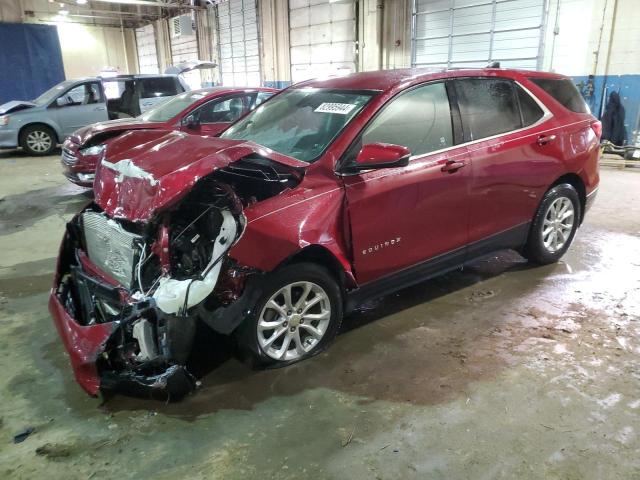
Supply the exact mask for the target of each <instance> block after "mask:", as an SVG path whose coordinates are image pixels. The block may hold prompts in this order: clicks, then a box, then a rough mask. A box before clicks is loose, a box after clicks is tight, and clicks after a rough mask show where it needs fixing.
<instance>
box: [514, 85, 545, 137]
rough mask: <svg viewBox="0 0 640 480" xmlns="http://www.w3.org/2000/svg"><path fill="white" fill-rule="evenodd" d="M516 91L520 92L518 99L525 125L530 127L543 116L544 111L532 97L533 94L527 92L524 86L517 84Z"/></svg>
mask: <svg viewBox="0 0 640 480" xmlns="http://www.w3.org/2000/svg"><path fill="white" fill-rule="evenodd" d="M516 91H517V92H518V101H519V102H520V111H521V112H522V120H523V121H524V126H525V127H528V126H529V125H533V124H534V123H536V122H537V121H538V120H540V119H541V118H542V116H543V115H544V112H543V111H542V109H541V108H540V106H539V105H538V104H537V103H536V101H535V100H534V99H533V98H531V95H529V94H528V93H527V92H525V91H524V89H523V88H522V87H520V86H519V85H516Z"/></svg>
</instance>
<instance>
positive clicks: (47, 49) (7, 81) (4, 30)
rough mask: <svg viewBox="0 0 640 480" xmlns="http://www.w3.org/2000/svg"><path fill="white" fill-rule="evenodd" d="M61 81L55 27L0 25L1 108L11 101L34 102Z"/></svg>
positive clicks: (20, 24)
mask: <svg viewBox="0 0 640 480" xmlns="http://www.w3.org/2000/svg"><path fill="white" fill-rule="evenodd" d="M63 80H64V66H63V64H62V51H61V50H60V40H59V38H58V30H57V28H56V27H55V26H53V25H36V24H29V23H0V105H1V104H3V103H5V102H8V101H10V100H33V99H34V98H36V97H37V96H38V95H40V94H41V93H42V92H44V91H45V90H48V89H49V88H51V87H53V86H54V85H56V84H57V83H60V82H61V81H63Z"/></svg>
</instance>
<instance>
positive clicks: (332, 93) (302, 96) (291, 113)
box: [221, 88, 373, 162]
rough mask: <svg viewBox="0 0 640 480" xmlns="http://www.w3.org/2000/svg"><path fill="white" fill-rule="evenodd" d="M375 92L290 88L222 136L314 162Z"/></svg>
mask: <svg viewBox="0 0 640 480" xmlns="http://www.w3.org/2000/svg"><path fill="white" fill-rule="evenodd" d="M372 95H373V93H368V92H362V93H358V92H351V91H348V90H344V91H342V90H325V89H316V88H290V89H287V90H286V91H285V92H283V93H281V94H280V95H278V96H277V97H275V98H272V99H271V100H269V101H268V102H265V103H264V104H262V105H260V106H259V107H258V108H256V109H255V110H253V111H252V112H251V113H249V114H248V115H247V116H246V117H244V118H243V119H242V120H239V121H238V122H237V123H236V124H234V125H232V126H231V127H230V128H229V129H228V130H226V131H225V132H224V133H223V134H222V135H221V138H233V139H236V140H250V141H252V142H255V143H257V144H259V145H263V146H265V147H267V148H271V149H272V150H275V151H276V152H280V153H282V154H284V155H289V156H290V157H293V158H297V159H298V160H302V161H304V162H314V161H315V160H317V159H318V158H319V157H320V155H321V154H322V153H323V152H324V151H325V149H326V148H327V147H328V146H329V144H331V142H332V141H333V139H334V138H336V136H337V135H338V134H339V133H340V131H341V130H342V129H343V128H344V127H345V126H346V125H347V124H348V123H349V122H350V121H351V120H352V119H353V118H355V117H356V115H358V113H360V111H361V110H362V108H363V107H364V106H365V105H366V104H367V102H368V101H369V100H370V99H371V96H372Z"/></svg>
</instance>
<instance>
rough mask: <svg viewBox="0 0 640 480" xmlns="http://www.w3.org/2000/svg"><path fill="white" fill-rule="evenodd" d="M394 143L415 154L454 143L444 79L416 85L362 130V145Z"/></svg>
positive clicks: (394, 100) (387, 106)
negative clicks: (419, 85)
mask: <svg viewBox="0 0 640 480" xmlns="http://www.w3.org/2000/svg"><path fill="white" fill-rule="evenodd" d="M377 142H381V143H393V144H395V145H402V146H404V147H407V148H408V149H409V150H411V154H412V155H423V154H425V153H429V152H433V151H435V150H440V149H442V148H447V147H450V146H452V145H453V130H452V126H451V110H450V108H449V97H448V96H447V90H446V88H445V85H444V83H433V84H429V85H425V86H423V87H418V88H414V89H413V90H409V91H408V92H406V93H402V94H400V95H399V96H398V97H396V98H394V99H392V100H391V101H390V102H389V103H388V104H387V105H386V106H384V107H383V110H382V112H380V114H379V115H378V116H377V117H376V118H375V119H374V120H373V121H372V122H371V124H370V125H369V126H368V127H367V128H366V130H365V131H364V133H363V134H362V145H366V144H367V143H377Z"/></svg>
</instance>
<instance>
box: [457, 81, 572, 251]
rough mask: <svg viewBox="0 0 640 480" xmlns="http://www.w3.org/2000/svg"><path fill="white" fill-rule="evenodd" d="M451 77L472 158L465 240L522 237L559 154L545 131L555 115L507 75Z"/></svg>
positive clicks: (556, 143)
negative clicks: (505, 77) (467, 232)
mask: <svg viewBox="0 0 640 480" xmlns="http://www.w3.org/2000/svg"><path fill="white" fill-rule="evenodd" d="M454 83H455V84H456V92H457V97H458V102H459V105H460V114H461V117H462V123H463V128H464V130H465V136H466V138H465V140H467V141H469V142H473V143H471V144H470V145H469V147H468V148H469V155H470V156H471V158H472V159H473V165H472V169H471V170H472V182H471V187H470V189H471V191H470V216H469V218H470V224H469V243H470V244H473V243H474V242H478V241H480V240H488V241H490V242H493V241H494V240H495V245H489V246H487V249H491V248H492V247H501V246H503V245H502V243H504V242H503V240H504V241H506V242H507V243H509V242H514V241H515V243H518V242H519V240H522V241H523V242H524V240H526V234H527V232H528V228H527V223H528V222H530V221H531V220H532V218H533V215H534V213H535V211H536V208H537V206H538V204H539V203H540V200H541V197H542V195H543V194H544V192H545V191H546V189H547V188H548V186H549V182H550V181H553V180H550V179H553V178H554V177H553V175H554V172H557V171H558V165H559V157H560V156H561V155H562V152H561V149H560V148H559V144H560V142H559V141H558V138H557V137H556V136H555V135H553V134H551V133H550V134H544V133H543V132H544V131H545V130H546V129H548V127H549V124H550V123H553V120H551V122H549V121H548V120H549V117H550V114H549V112H548V110H547V109H546V107H544V105H542V104H539V103H538V102H536V100H535V99H533V97H531V95H530V94H529V93H527V92H526V91H525V90H524V89H523V88H522V87H520V86H519V85H517V84H516V83H514V82H513V81H511V80H509V79H503V78H467V79H460V80H456V81H455V82H454ZM501 235H504V238H502V239H501V238H499V237H500V236H501ZM519 236H524V237H523V238H521V239H519ZM491 237H495V238H494V240H491ZM514 239H515V240H514ZM504 246H515V245H504ZM471 248H472V250H473V248H474V247H473V246H472V247H471ZM473 253H474V252H473V251H472V254H473ZM475 253H482V252H475Z"/></svg>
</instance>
